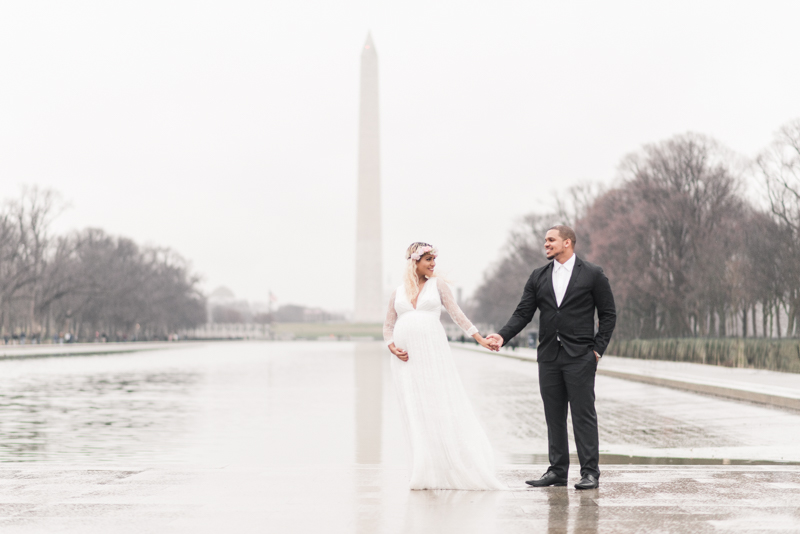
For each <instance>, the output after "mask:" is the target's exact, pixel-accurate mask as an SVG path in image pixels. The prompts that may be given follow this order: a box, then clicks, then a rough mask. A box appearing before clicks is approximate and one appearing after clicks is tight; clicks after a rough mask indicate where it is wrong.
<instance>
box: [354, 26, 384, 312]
mask: <svg viewBox="0 0 800 534" xmlns="http://www.w3.org/2000/svg"><path fill="white" fill-rule="evenodd" d="M379 130H380V128H379V120H378V54H377V53H376V51H375V45H374V44H373V42H372V35H371V34H370V35H367V41H366V42H365V43H364V48H363V49H362V50H361V103H360V108H359V122H358V213H357V215H356V254H355V258H356V308H355V314H354V315H355V317H354V318H355V320H356V321H358V322H370V323H375V322H380V321H382V320H383V315H384V313H383V312H384V310H383V308H384V303H383V260H382V254H383V246H382V241H381V151H380V135H379Z"/></svg>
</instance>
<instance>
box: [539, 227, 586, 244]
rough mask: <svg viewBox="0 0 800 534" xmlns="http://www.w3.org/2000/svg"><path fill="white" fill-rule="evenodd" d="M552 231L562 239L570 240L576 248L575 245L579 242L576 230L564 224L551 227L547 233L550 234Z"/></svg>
mask: <svg viewBox="0 0 800 534" xmlns="http://www.w3.org/2000/svg"><path fill="white" fill-rule="evenodd" d="M550 230H556V231H557V232H558V235H559V236H560V237H561V239H565V240H566V239H569V240H570V241H572V247H573V248H575V244H576V243H577V242H578V236H576V235H575V230H573V229H572V228H570V227H569V226H566V225H563V224H557V225H555V226H551V227H550V228H548V229H547V231H548V232H549V231H550Z"/></svg>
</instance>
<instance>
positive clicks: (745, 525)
mask: <svg viewBox="0 0 800 534" xmlns="http://www.w3.org/2000/svg"><path fill="white" fill-rule="evenodd" d="M390 356H391V355H390V354H389V353H388V352H386V351H385V349H384V348H383V347H382V346H381V345H380V344H378V343H357V344H351V343H324V342H316V343H315V342H309V343H300V342H297V343H226V344H207V345H203V346H197V347H192V348H187V349H186V350H180V351H172V350H170V351H154V352H147V353H138V354H125V355H111V356H103V357H82V356H76V357H72V358H51V359H47V358H42V359H35V360H22V361H4V362H0V365H1V366H2V372H0V407H2V410H0V460H2V462H3V463H2V464H0V488H1V489H0V529H2V532H4V533H5V532H95V531H98V532H99V531H103V532H128V531H130V532H134V531H135V532H219V531H223V530H224V531H230V532H273V531H274V532H318V531H325V532H537V531H541V530H545V529H546V530H547V532H659V531H660V532H687V531H691V532H712V531H713V532H762V531H763V532H800V465H793V464H800V447H798V446H797V443H798V442H800V413H798V412H792V411H787V410H778V409H775V408H770V407H766V406H759V405H755V404H752V403H745V402H737V401H730V400H725V399H721V398H714V397H709V396H703V395H698V394H695V393H691V392H685V391H676V390H674V389H668V388H663V387H657V386H653V385H650V384H646V383H641V382H632V381H628V380H621V379H618V378H611V377H604V376H599V377H598V379H597V396H598V402H597V409H598V417H599V421H600V442H601V449H602V457H601V469H602V472H603V474H602V477H601V487H600V488H599V489H598V490H591V491H585V492H578V491H576V490H574V489H572V488H571V487H568V488H547V489H529V488H527V487H526V486H525V484H524V480H526V479H529V478H532V477H535V476H538V475H540V474H541V473H542V472H543V471H544V470H545V469H546V456H545V454H546V430H545V428H544V420H543V414H542V407H541V400H540V398H539V393H538V386H537V380H536V365H535V364H531V363H530V362H524V361H516V360H511V359H506V358H498V357H497V356H493V355H489V354H479V353H475V352H470V351H467V350H459V349H456V350H455V356H456V360H457V365H458V367H459V372H460V373H461V376H462V379H463V381H464V383H465V387H466V388H467V390H468V393H469V394H470V397H471V399H472V401H473V404H474V407H475V409H476V411H477V413H478V414H479V417H480V418H481V420H482V421H483V423H484V426H485V428H486V430H487V434H488V435H489V438H490V440H491V441H492V443H493V445H494V447H495V448H496V450H497V457H498V462H499V465H500V473H499V475H500V478H501V479H502V480H504V481H505V482H506V483H507V484H508V486H509V490H508V491H501V492H457V491H414V492H412V491H409V490H408V489H407V485H406V472H405V469H404V465H405V451H404V450H403V447H404V442H403V438H402V435H401V434H400V432H401V429H400V425H399V419H398V417H399V415H398V414H397V407H396V403H395V399H394V397H393V394H394V393H393V391H392V390H391V387H390V380H389V378H390V377H389V374H388V373H389V367H388V365H386V364H387V363H388V361H387V358H389V357H390ZM573 471H574V472H572V473H571V474H570V476H571V479H574V480H571V483H574V482H577V477H578V475H577V471H576V470H573Z"/></svg>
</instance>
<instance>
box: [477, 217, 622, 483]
mask: <svg viewBox="0 0 800 534" xmlns="http://www.w3.org/2000/svg"><path fill="white" fill-rule="evenodd" d="M576 242H577V237H576V236H575V232H574V231H573V230H572V228H570V227H569V226H561V225H560V226H554V227H552V228H550V229H549V230H548V231H547V235H545V238H544V249H545V253H546V254H547V259H548V260H552V261H550V263H548V264H547V265H545V266H543V267H539V268H538V269H535V270H534V271H533V273H532V274H531V276H530V278H528V282H527V283H526V284H525V290H524V292H523V293H522V299H521V300H520V301H519V304H518V305H517V309H516V310H515V311H514V314H513V315H512V316H511V319H509V320H508V322H507V323H506V325H505V326H504V327H503V328H501V329H500V331H499V332H498V333H497V334H491V335H489V336H487V339H489V341H490V342H491V343H492V345H493V349H494V350H500V347H501V346H503V345H504V344H508V342H509V341H511V340H512V339H513V338H514V336H516V335H517V334H519V332H520V331H521V330H522V329H523V328H525V327H526V326H527V325H528V323H530V322H531V320H532V319H533V314H534V313H536V310H537V309H538V310H539V312H540V315H539V347H538V350H537V353H536V358H537V361H538V362H539V364H538V365H539V391H540V393H541V395H542V401H543V402H544V415H545V420H546V421H547V441H548V444H549V458H550V467H549V468H548V470H547V472H546V473H545V474H544V475H542V477H541V478H539V479H537V480H529V481H527V484H529V485H531V486H534V487H542V486H566V485H567V472H568V471H569V438H568V436H567V407H568V406H569V411H570V412H572V429H573V433H574V435H575V445H576V446H577V449H578V459H579V460H580V463H581V480H580V482H578V483H577V484H575V488H576V489H581V490H583V489H594V488H596V487H598V485H599V483H600V482H599V479H600V466H599V463H600V444H599V438H598V432H597V412H596V411H595V408H594V377H595V373H596V372H597V364H598V363H599V362H600V358H601V357H602V355H603V353H604V352H605V350H606V347H608V342H609V341H611V333H612V332H613V331H614V325H615V324H616V320H617V311H616V307H615V306H614V296H613V295H612V294H611V286H610V285H609V283H608V278H606V275H605V274H603V269H601V268H600V267H598V266H597V265H594V264H591V263H589V262H588V261H583V260H582V259H580V258H579V257H578V256H576V255H575V251H574V249H575V243H576ZM595 310H596V311H597V317H598V319H599V321H600V325H599V329H598V331H597V333H596V334H595V330H594V327H595V322H594V314H595Z"/></svg>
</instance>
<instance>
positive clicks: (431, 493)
mask: <svg viewBox="0 0 800 534" xmlns="http://www.w3.org/2000/svg"><path fill="white" fill-rule="evenodd" d="M501 493H502V492H499V491H459V490H416V491H409V492H408V501H407V504H406V513H405V517H404V523H403V528H402V530H401V531H400V532H403V533H409V534H411V533H416V532H482V533H487V532H494V531H495V528H496V515H497V507H498V503H499V499H500V497H501Z"/></svg>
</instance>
